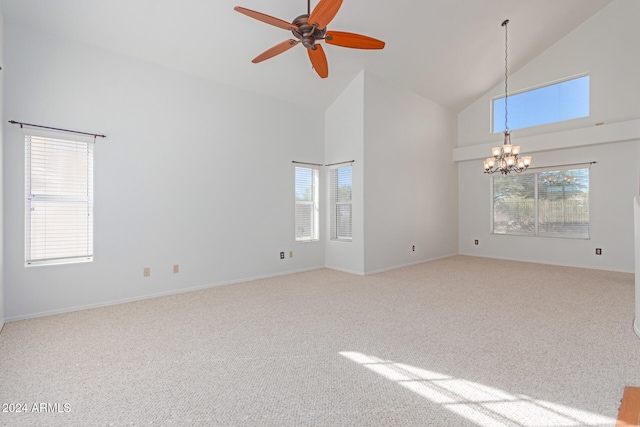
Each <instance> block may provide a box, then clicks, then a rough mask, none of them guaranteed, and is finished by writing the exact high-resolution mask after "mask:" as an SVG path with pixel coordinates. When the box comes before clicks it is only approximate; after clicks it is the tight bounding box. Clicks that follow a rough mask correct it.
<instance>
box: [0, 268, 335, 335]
mask: <svg viewBox="0 0 640 427" xmlns="http://www.w3.org/2000/svg"><path fill="white" fill-rule="evenodd" d="M323 268H325V267H324V266H317V267H310V268H304V269H300V270H289V271H286V272H279V273H273V274H264V275H260V276H253V277H245V278H243V279H238V280H230V281H226V282H217V283H211V284H207V285H201V286H193V287H189V288H181V289H174V290H170V291H165V292H157V293H153V294H145V295H140V296H136V297H131V298H121V299H117V300H111V301H106V302H99V303H95V304H85V305H79V306H74V307H66V308H62V309H57V310H47V311H41V312H37V313H30V314H24V315H20V316H12V317H9V318H7V319H5V321H6V322H7V323H8V322H17V321H19V320H26V319H34V318H37V317H45V316H54V315H56V314H65V313H72V312H74V311H82V310H90V309H93V308H101V307H109V306H112V305H116V304H126V303H129V302H136V301H143V300H146V299H151V298H160V297H166V296H170V295H177V294H183V293H186V292H194V291H201V290H204V289H210V288H216V287H218V286H226V285H233V284H236V283H244V282H251V281H254V280H260V279H269V278H271V277H278V276H286V275H289V274H295V273H304V272H306V271H314V270H320V269H323Z"/></svg>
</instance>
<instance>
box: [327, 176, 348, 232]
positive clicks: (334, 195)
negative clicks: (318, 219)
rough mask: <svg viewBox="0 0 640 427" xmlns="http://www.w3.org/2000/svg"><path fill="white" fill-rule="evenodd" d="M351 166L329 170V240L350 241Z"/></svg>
mask: <svg viewBox="0 0 640 427" xmlns="http://www.w3.org/2000/svg"><path fill="white" fill-rule="evenodd" d="M351 169H352V168H351V166H344V167H339V168H334V169H331V239H333V240H345V241H351V237H352V212H353V210H352V205H351V182H352V170H351Z"/></svg>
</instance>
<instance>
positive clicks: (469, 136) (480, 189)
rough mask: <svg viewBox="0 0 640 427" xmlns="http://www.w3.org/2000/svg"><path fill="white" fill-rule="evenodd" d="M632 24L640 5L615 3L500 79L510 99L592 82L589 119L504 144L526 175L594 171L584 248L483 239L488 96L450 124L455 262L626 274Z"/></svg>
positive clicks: (635, 102) (629, 261) (638, 84)
mask: <svg viewBox="0 0 640 427" xmlns="http://www.w3.org/2000/svg"><path fill="white" fill-rule="evenodd" d="M638 16H640V2H638V1H636V0H614V1H613V2H612V3H611V4H610V5H608V6H606V7H605V8H603V9H602V10H601V11H600V12H598V13H597V14H596V15H594V16H593V17H591V18H590V19H589V20H588V21H586V22H585V23H584V24H582V25H581V26H580V27H578V28H577V29H576V30H574V31H573V32H572V33H570V34H569V35H567V36H566V37H565V38H564V39H562V40H560V41H559V42H558V43H556V44H555V45H554V46H553V47H551V48H550V49H549V50H547V51H546V52H544V53H543V54H541V55H540V56H539V57H537V58H536V59H535V60H533V61H532V62H530V63H529V64H527V65H526V66H525V67H523V68H522V69H520V70H519V71H518V72H516V73H514V74H513V75H512V76H510V77H509V87H510V88H512V89H513V90H518V89H523V88H527V87H531V86H535V85H538V84H540V83H545V82H549V81H553V80H557V79H560V78H564V77H567V76H571V75H576V74H580V73H584V72H588V73H589V75H590V76H591V77H590V84H591V88H590V90H591V115H590V116H589V117H587V118H583V119H576V120H571V121H567V122H563V123H556V124H551V125H545V126H537V127H533V128H529V129H521V130H516V131H514V132H513V134H512V142H513V143H514V144H517V145H522V151H523V152H524V153H526V154H531V155H533V166H534V167H535V166H553V165H562V164H566V163H576V162H587V161H596V162H597V164H595V165H593V167H592V168H591V192H590V196H591V220H590V225H591V239H590V240H571V239H551V238H534V237H529V238H526V237H514V236H498V235H496V236H494V235H491V234H490V230H489V228H490V227H489V224H490V222H489V219H490V218H489V215H490V211H489V209H490V203H491V198H490V189H489V177H488V176H487V175H485V174H483V173H482V156H483V157H488V153H489V147H490V146H491V145H496V144H500V143H501V139H500V134H497V135H490V134H489V132H488V129H489V119H490V115H489V105H490V100H491V97H492V96H495V95H499V94H500V89H501V87H500V86H496V87H495V88H494V89H492V90H491V91H489V92H487V93H486V94H485V95H484V96H483V97H481V98H480V99H478V100H477V101H476V102H475V103H474V104H472V105H471V106H469V107H468V108H467V109H466V110H464V111H462V112H461V113H460V114H459V115H458V131H459V134H458V135H459V138H458V146H459V147H460V148H458V149H456V150H454V157H456V158H457V159H458V160H461V161H460V163H459V166H458V170H459V207H460V209H459V233H460V234H459V236H460V242H459V248H460V253H462V254H469V255H479V256H487V257H496V258H508V259H516V260H525V261H535V262H541V263H549V264H560V265H570V266H579V267H590V268H597V269H604V270H615V271H625V272H632V271H634V259H633V250H634V247H633V245H634V243H633V232H632V230H633V209H632V206H633V205H632V200H633V197H634V196H635V195H636V194H637V192H638V179H639V176H640V166H639V165H640V156H639V150H638V142H639V139H640V126H639V124H640V121H638V120H637V119H639V118H640V79H638V75H640V74H639V73H640V55H639V54H638V46H640V26H639V25H638ZM514 28H515V27H514ZM512 31H516V30H515V29H512ZM511 48H513V49H517V46H513V47H511ZM596 123H604V125H603V126H594V125H595V124H596ZM581 141H583V143H581ZM491 142H493V144H491ZM478 148H482V150H478ZM480 152H482V153H486V154H484V155H479V153H480ZM475 239H479V240H480V245H479V246H475V245H474V244H473V241H474V240H475ZM595 248H602V251H603V252H602V255H601V256H596V255H595Z"/></svg>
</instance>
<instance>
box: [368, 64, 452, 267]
mask: <svg viewBox="0 0 640 427" xmlns="http://www.w3.org/2000/svg"><path fill="white" fill-rule="evenodd" d="M365 76H366V77H365V92H364V96H365V103H364V109H365V135H364V138H365V142H364V153H365V154H364V157H365V162H364V166H365V173H364V178H365V188H364V194H365V236H366V240H365V271H366V272H367V273H372V272H376V271H381V270H386V269H390V268H397V267H398V266H401V265H407V264H412V263H417V262H423V261H427V260H430V259H435V258H441V257H445V256H450V255H455V254H457V253H458V244H457V240H458V221H457V211H458V206H457V205H458V200H457V188H458V176H457V168H456V165H455V164H454V163H453V161H452V160H451V157H450V156H451V149H452V148H453V146H454V144H455V142H456V116H455V115H454V114H453V113H451V112H449V111H448V110H446V109H444V108H443V107H441V106H439V105H438V104H435V103H434V102H432V101H430V100H428V99H425V98H422V97H420V96H418V95H416V94H414V93H411V92H408V91H406V90H404V89H401V88H398V87H395V86H393V85H391V84H389V83H388V82H386V81H384V80H382V79H381V78H379V77H377V76H375V75H374V74H371V73H369V72H367V73H366V74H365ZM433 159H438V161H433ZM414 245H415V249H416V250H415V252H413V251H412V246H414Z"/></svg>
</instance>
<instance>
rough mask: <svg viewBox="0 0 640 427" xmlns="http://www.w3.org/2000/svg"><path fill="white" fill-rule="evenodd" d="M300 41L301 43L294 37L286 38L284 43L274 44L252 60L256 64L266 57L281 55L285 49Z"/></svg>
mask: <svg viewBox="0 0 640 427" xmlns="http://www.w3.org/2000/svg"><path fill="white" fill-rule="evenodd" d="M298 43H300V41H299V40H294V39H289V40H285V41H283V42H282V43H278V44H277V45H275V46H273V47H272V48H269V49H267V50H265V51H264V52H262V53H261V54H260V55H258V56H256V57H255V58H253V60H252V61H251V62H253V63H254V64H257V63H258V62H262V61H264V60H265V59H269V58H273V57H274V56H276V55H280V54H281V53H282V52H285V51H287V50H289V49H291V48H292V47H294V46H295V45H297V44H298Z"/></svg>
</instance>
